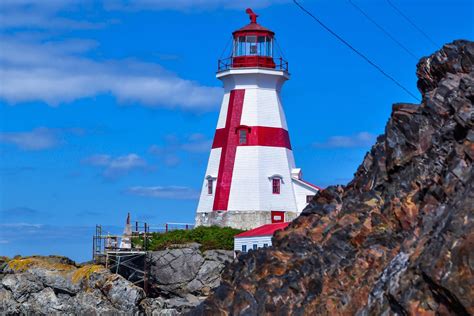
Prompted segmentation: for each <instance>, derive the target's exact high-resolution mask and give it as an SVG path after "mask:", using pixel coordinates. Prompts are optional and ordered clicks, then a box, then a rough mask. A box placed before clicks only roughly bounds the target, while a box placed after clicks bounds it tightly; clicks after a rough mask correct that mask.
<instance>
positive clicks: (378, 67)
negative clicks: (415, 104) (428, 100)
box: [293, 0, 421, 101]
mask: <svg viewBox="0 0 474 316" xmlns="http://www.w3.org/2000/svg"><path fill="white" fill-rule="evenodd" d="M293 2H294V3H295V4H296V5H297V6H298V7H299V8H300V9H301V10H302V11H303V12H305V13H306V14H308V15H309V16H310V17H312V18H313V19H314V20H315V21H316V22H318V24H319V25H321V26H322V27H323V28H324V29H325V30H326V31H328V32H329V33H331V35H333V36H334V37H336V38H337V39H338V40H339V41H341V42H342V43H343V44H344V45H346V46H347V47H349V48H350V49H351V50H352V51H353V52H354V53H356V54H357V55H359V57H361V58H362V59H364V60H365V61H366V62H367V63H369V64H370V65H371V66H373V67H374V68H375V69H377V70H378V71H379V72H380V73H381V74H382V75H384V76H385V77H386V78H387V79H389V80H390V81H392V82H393V83H395V84H396V85H397V86H399V87H400V88H401V89H402V90H403V91H405V92H406V93H407V94H409V95H410V96H411V97H412V98H414V99H415V100H417V101H421V100H420V99H419V98H418V97H417V96H415V95H414V94H413V93H412V92H410V90H408V89H407V88H405V87H404V86H403V85H402V84H401V83H400V82H398V81H397V80H396V79H395V78H393V77H392V76H390V75H389V74H388V73H387V72H385V70H383V69H382V68H381V67H380V66H378V65H377V64H376V63H374V62H373V61H371V60H370V59H369V58H368V57H367V56H365V55H364V54H363V53H361V52H360V51H359V50H357V49H356V48H355V47H354V46H352V45H351V44H349V43H348V42H347V41H346V40H345V39H343V38H342V37H340V36H339V35H338V34H337V33H336V32H334V31H333V30H331V29H330V28H329V27H327V26H326V25H325V24H324V23H323V22H321V20H319V19H318V18H317V17H316V16H314V14H312V13H311V12H309V11H308V10H306V9H305V8H304V7H303V6H302V5H301V4H299V3H298V1H296V0H293Z"/></svg>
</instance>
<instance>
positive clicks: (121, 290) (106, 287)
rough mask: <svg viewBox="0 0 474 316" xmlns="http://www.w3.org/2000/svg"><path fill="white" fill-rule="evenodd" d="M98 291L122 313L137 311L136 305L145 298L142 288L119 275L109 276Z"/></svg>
mask: <svg viewBox="0 0 474 316" xmlns="http://www.w3.org/2000/svg"><path fill="white" fill-rule="evenodd" d="M100 289H101V291H102V293H104V294H105V296H106V297H107V299H108V300H109V301H110V302H111V303H112V304H113V305H114V306H115V307H116V308H117V309H119V310H122V311H130V312H131V311H137V310H138V304H139V303H140V301H141V300H142V299H144V298H145V292H144V291H143V289H142V288H139V287H138V286H135V285H133V284H132V283H131V282H129V281H127V280H125V279H124V278H123V277H121V276H120V275H112V276H110V277H109V278H108V279H107V281H106V282H105V283H104V284H103V285H102V286H101V288H100Z"/></svg>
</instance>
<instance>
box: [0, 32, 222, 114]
mask: <svg viewBox="0 0 474 316" xmlns="http://www.w3.org/2000/svg"><path fill="white" fill-rule="evenodd" d="M0 41H1V42H2V49H1V50H0V78H2V88H1V89H0V99H3V100H5V101H7V102H8V103H10V104H17V103H21V102H27V101H43V102H46V103H47V104H49V105H51V106H57V105H59V104H61V103H66V102H71V101H74V100H77V99H81V98H88V97H94V96H96V95H99V94H111V95H113V96H115V97H116V98H117V99H118V100H119V101H120V102H122V103H140V104H143V105H146V106H150V107H166V108H176V107H177V108H181V109H186V110H195V111H202V110H210V109H214V108H216V107H217V106H218V104H219V100H220V98H221V95H222V89H221V88H218V87H207V86H202V85H200V84H198V83H196V82H194V81H190V80H185V79H182V78H180V77H178V76H177V75H175V74H173V73H170V72H169V71H166V70H165V69H164V68H162V67H161V66H160V65H158V64H153V63H143V62H139V61H136V60H131V59H128V60H108V61H96V60H93V59H90V58H86V57H84V56H82V54H84V53H87V52H89V51H90V49H91V48H93V47H94V46H95V45H96V43H94V42H91V41H84V40H68V41H64V42H38V41H36V42H31V41H18V40H17V39H13V38H9V37H3V38H0Z"/></svg>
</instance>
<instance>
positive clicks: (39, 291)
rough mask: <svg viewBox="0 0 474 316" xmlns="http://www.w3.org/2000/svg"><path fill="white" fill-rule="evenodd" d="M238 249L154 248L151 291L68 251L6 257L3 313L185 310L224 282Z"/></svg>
mask: <svg viewBox="0 0 474 316" xmlns="http://www.w3.org/2000/svg"><path fill="white" fill-rule="evenodd" d="M232 260H233V252H232V251H225V250H208V251H204V252H201V251H200V250H199V244H191V245H184V246H180V248H179V249H168V250H162V251H155V252H151V253H149V262H150V264H151V267H150V270H149V271H148V272H149V276H150V282H149V283H150V285H151V288H150V291H149V296H148V297H147V295H146V294H145V292H144V290H143V289H142V288H140V287H138V286H135V285H134V284H133V283H131V282H129V281H128V280H126V279H125V278H123V277H122V276H120V275H117V274H113V273H111V272H110V271H108V270H107V269H105V268H104V267H103V266H101V265H76V264H75V263H74V262H73V261H71V260H69V259H68V258H65V257H56V256H50V257H26V258H16V259H13V260H7V259H6V258H0V314H1V315H3V314H7V315H12V314H13V315H17V314H34V315H51V314H71V315H103V314H106V315H117V314H122V315H132V314H135V315H138V314H144V315H179V314H182V313H184V312H186V311H188V310H190V309H191V308H192V307H194V306H196V305H198V304H199V303H200V302H201V301H202V300H203V299H205V297H206V295H208V294H209V292H210V291H211V290H212V289H214V288H215V287H216V286H218V285H219V283H220V274H221V272H222V270H223V268H224V265H225V264H226V263H227V262H230V261H232Z"/></svg>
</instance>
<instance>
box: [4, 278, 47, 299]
mask: <svg viewBox="0 0 474 316" xmlns="http://www.w3.org/2000/svg"><path fill="white" fill-rule="evenodd" d="M2 285H3V286H4V287H5V289H8V290H10V291H9V292H10V293H11V295H12V297H13V299H15V300H16V301H18V302H23V301H24V300H26V299H27V298H28V296H29V295H30V294H32V293H37V292H39V291H41V290H42V289H44V286H43V284H42V283H41V282H40V281H39V280H38V279H37V278H36V277H35V276H34V275H32V274H30V273H21V274H8V275H6V276H5V277H4V278H3V279H2Z"/></svg>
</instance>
